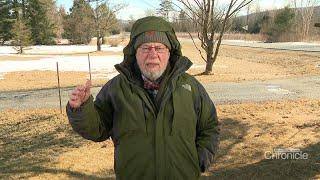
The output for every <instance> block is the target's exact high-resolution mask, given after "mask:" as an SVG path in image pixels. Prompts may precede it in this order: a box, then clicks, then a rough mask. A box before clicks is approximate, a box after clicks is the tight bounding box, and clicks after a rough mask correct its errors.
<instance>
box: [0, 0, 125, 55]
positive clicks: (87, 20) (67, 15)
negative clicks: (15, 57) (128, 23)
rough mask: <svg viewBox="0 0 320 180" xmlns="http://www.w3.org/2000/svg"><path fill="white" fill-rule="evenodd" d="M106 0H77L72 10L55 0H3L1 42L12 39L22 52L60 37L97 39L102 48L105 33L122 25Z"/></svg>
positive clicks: (76, 40)
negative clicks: (58, 5)
mask: <svg viewBox="0 0 320 180" xmlns="http://www.w3.org/2000/svg"><path fill="white" fill-rule="evenodd" d="M122 7H123V6H122V5H117V6H115V7H112V8H110V6H109V4H108V3H107V2H106V1H103V0H74V1H73V5H72V7H71V8H70V10H69V12H66V10H65V9H64V7H59V8H58V7H57V6H56V3H55V1H54V0H0V44H2V45H4V44H5V42H10V44H11V45H14V46H16V47H18V48H17V50H18V51H19V52H20V53H22V52H23V49H24V47H26V46H29V45H51V44H57V43H59V42H58V40H59V39H62V38H63V39H69V40H70V43H72V44H87V43H89V42H90V41H91V39H92V37H96V39H97V50H101V43H102V39H103V37H104V36H105V35H106V34H107V33H108V32H111V31H114V30H115V29H119V24H118V20H117V18H116V16H115V13H116V11H118V10H120V9H121V8H122Z"/></svg>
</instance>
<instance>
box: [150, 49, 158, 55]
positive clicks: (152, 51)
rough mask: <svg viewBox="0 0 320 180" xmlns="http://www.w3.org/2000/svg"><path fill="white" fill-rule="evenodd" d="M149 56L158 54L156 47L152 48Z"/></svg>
mask: <svg viewBox="0 0 320 180" xmlns="http://www.w3.org/2000/svg"><path fill="white" fill-rule="evenodd" d="M149 54H152V55H155V54H157V51H156V47H150V49H149Z"/></svg>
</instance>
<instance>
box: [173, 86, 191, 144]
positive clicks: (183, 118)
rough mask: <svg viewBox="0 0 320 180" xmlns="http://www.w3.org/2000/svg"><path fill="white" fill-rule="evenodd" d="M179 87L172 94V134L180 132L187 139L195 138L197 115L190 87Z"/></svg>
mask: <svg viewBox="0 0 320 180" xmlns="http://www.w3.org/2000/svg"><path fill="white" fill-rule="evenodd" d="M188 87H190V86H187V87H183V86H182V87H179V88H177V89H176V91H175V92H174V93H173V95H172V102H173V119H172V134H176V133H178V134H180V135H182V136H183V137H186V138H188V139H189V140H195V137H196V126H197V115H196V112H195V107H194V102H193V98H192V92H191V87H190V89H189V88H188Z"/></svg>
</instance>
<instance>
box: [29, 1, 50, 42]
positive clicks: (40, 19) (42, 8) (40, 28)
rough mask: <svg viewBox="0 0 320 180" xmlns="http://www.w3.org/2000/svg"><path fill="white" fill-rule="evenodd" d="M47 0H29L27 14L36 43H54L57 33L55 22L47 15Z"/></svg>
mask: <svg viewBox="0 0 320 180" xmlns="http://www.w3.org/2000/svg"><path fill="white" fill-rule="evenodd" d="M47 6H48V4H47V3H46V1H40V0H29V4H28V8H27V16H28V18H29V26H30V27H31V34H32V39H33V41H34V43H35V44H53V43H54V38H55V36H56V34H55V33H54V29H55V27H54V23H53V22H51V21H50V19H49V18H48V16H47V13H48V9H47Z"/></svg>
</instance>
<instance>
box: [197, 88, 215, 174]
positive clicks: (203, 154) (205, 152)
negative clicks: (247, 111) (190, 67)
mask: <svg viewBox="0 0 320 180" xmlns="http://www.w3.org/2000/svg"><path fill="white" fill-rule="evenodd" d="M198 101H199V102H197V103H198V106H199V107H198V108H197V114H198V123H197V137H196V146H197V151H198V157H199V166H200V169H201V172H205V171H206V170H207V169H208V168H209V167H210V164H212V163H213V161H214V157H215V155H216V152H217V150H218V146H219V132H220V129H219V122H218V117H217V112H216V108H215V106H214V104H213V102H212V100H211V99H210V97H209V95H208V93H207V92H206V90H205V89H204V87H203V86H202V85H201V84H200V83H198Z"/></svg>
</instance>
